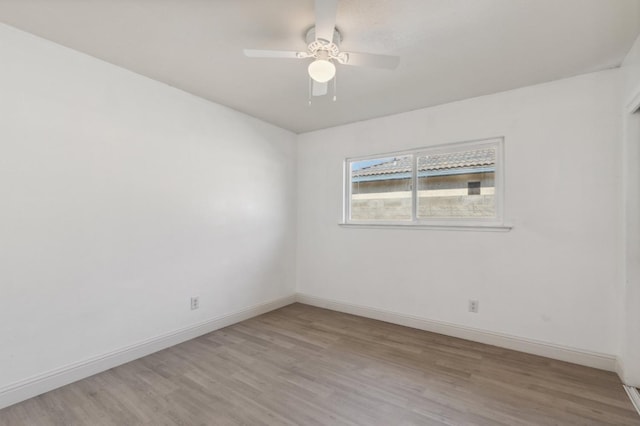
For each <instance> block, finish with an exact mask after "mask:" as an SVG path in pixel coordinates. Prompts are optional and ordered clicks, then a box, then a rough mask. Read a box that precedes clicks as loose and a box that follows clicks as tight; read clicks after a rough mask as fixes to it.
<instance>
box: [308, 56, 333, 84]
mask: <svg viewBox="0 0 640 426" xmlns="http://www.w3.org/2000/svg"><path fill="white" fill-rule="evenodd" d="M308 71H309V76H310V77H311V78H312V79H314V80H315V81H317V82H318V83H326V82H327V81H329V80H331V79H332V78H333V77H334V76H335V75H336V66H335V65H333V63H332V62H331V61H328V60H326V59H316V60H315V61H313V62H311V63H310V64H309V68H308Z"/></svg>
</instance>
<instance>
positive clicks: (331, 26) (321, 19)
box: [244, 0, 400, 102]
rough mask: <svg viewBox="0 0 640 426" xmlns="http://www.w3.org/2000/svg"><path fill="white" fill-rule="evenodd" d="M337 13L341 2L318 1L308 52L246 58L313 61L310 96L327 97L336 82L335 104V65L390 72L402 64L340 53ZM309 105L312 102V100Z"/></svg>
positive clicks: (278, 52) (264, 52)
mask: <svg viewBox="0 0 640 426" xmlns="http://www.w3.org/2000/svg"><path fill="white" fill-rule="evenodd" d="M337 10H338V0H315V15H316V25H315V26H314V27H311V29H309V31H307V34H306V42H307V50H306V51H304V52H297V51H289V50H256V49H244V54H245V56H248V57H250V58H289V59H309V58H311V59H313V61H311V63H310V64H309V68H308V72H309V77H310V85H311V87H310V96H323V95H326V94H327V93H328V83H329V81H331V80H332V79H333V81H334V97H333V100H335V99H336V97H335V75H336V66H335V64H336V63H338V64H341V65H354V66H362V67H373V68H385V69H391V70H392V69H395V68H396V67H397V66H398V63H399V62H400V58H399V57H398V56H388V55H374V54H371V53H357V52H342V51H340V42H341V41H342V36H341V34H340V32H339V31H338V29H337V28H336V14H337ZM309 102H311V97H310V98H309Z"/></svg>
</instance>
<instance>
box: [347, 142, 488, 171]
mask: <svg viewBox="0 0 640 426" xmlns="http://www.w3.org/2000/svg"><path fill="white" fill-rule="evenodd" d="M495 162H496V151H495V149H494V148H485V149H477V150H471V151H460V152H452V153H445V154H430V155H422V156H419V157H418V171H427V170H444V169H458V168H465V167H480V166H490V165H493V164H495ZM409 172H411V157H410V156H402V157H394V158H393V159H391V160H389V161H386V162H384V163H380V164H375V165H372V166H367V167H363V168H362V169H359V170H355V171H354V172H353V173H352V175H353V177H362V176H377V175H386V174H396V173H409Z"/></svg>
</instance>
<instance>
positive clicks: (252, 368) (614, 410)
mask: <svg viewBox="0 0 640 426" xmlns="http://www.w3.org/2000/svg"><path fill="white" fill-rule="evenodd" d="M0 424H1V425H37V426H46V425H64V426H71V425H91V426H94V425H118V426H123V425H240V424H242V425H265V424H266V425H318V424H321V425H353V424H359V425H389V426H396V425H398V426H399V425H492V426H493V425H509V426H516V425H581V426H584V425H617V426H620V425H640V416H638V414H637V413H636V412H635V411H634V409H633V407H632V405H631V403H630V401H629V400H628V399H627V396H626V394H625V392H624V390H623V388H622V385H621V383H620V380H619V379H618V377H617V376H616V375H615V374H613V373H610V372H605V371H600V370H596V369H592V368H587V367H581V366H578V365H573V364H568V363H565V362H560V361H554V360H550V359H546V358H542V357H538V356H533V355H527V354H523V353H519V352H514V351H510V350H506V349H500V348H497V347H494V346H488V345H483V344H479V343H473V342H469V341H465V340H461V339H456V338H452V337H447V336H443V335H439V334H434V333H428V332H424V331H420V330H415V329H411V328H406V327H401V326H397V325H392V324H388V323H384V322H380V321H374V320H370V319H365V318H361V317H357V316H352V315H347V314H342V313H337V312H332V311H328V310H324V309H319V308H314V307H311V306H306V305H301V304H294V305H290V306H287V307H285V308H283V309H279V310H277V311H274V312H271V313H268V314H265V315H261V316H259V317H256V318H253V319H251V320H248V321H244V322H242V323H238V324H235V325H233V326H230V327H227V328H224V329H222V330H218V331H215V332H213V333H210V334H207V335H204V336H202V337H199V338H197V339H194V340H191V341H188V342H185V343H183V344H180V345H177V346H174V347H172V348H169V349H166V350H163V351H160V352H157V353H155V354H153V355H150V356H147V357H144V358H141V359H139V360H136V361H133V362H130V363H128V364H125V365H122V366H120V367H117V368H113V369H111V370H108V371H105V372H103V373H100V374H97V375H95V376H92V377H90V378H87V379H84V380H81V381H79V382H76V383H73V384H71V385H68V386H65V387H62V388H60V389H57V390H54V391H52V392H49V393H46V394H44V395H41V396H39V397H36V398H32V399H30V400H27V401H24V402H22V403H19V404H16V405H14V406H11V407H8V408H6V409H4V410H0Z"/></svg>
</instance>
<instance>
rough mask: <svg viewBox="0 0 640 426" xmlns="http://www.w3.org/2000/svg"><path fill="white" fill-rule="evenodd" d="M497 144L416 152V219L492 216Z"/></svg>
mask: <svg viewBox="0 0 640 426" xmlns="http://www.w3.org/2000/svg"><path fill="white" fill-rule="evenodd" d="M495 170H496V148H495V147H487V148H476V149H470V150H467V151H455V152H450V153H434V154H423V155H419V156H418V197H417V200H418V208H417V214H418V218H419V219H428V218H445V219H446V218H494V217H496V198H495Z"/></svg>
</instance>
